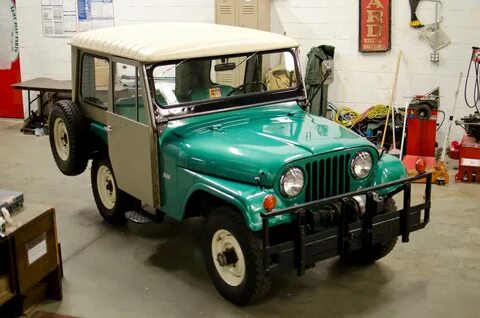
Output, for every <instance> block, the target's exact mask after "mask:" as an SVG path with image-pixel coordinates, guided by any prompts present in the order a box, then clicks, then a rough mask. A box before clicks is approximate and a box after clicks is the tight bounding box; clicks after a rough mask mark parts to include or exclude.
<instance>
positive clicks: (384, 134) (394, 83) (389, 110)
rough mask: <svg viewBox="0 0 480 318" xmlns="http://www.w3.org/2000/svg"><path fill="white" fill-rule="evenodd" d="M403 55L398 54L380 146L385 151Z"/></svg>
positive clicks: (401, 53)
mask: <svg viewBox="0 0 480 318" xmlns="http://www.w3.org/2000/svg"><path fill="white" fill-rule="evenodd" d="M402 55H403V52H402V51H401V50H400V52H399V53H398V59H397V70H396V71H395V78H394V80H393V88H392V92H391V94H390V103H389V104H388V112H387V119H386V120H385V128H384V129H383V136H382V142H381V144H380V149H383V144H384V143H385V136H386V135H387V127H388V120H389V119H390V112H391V111H392V107H393V101H394V100H395V94H396V92H397V80H398V71H399V70H400V62H401V60H402ZM393 129H395V127H393ZM394 134H395V130H394Z"/></svg>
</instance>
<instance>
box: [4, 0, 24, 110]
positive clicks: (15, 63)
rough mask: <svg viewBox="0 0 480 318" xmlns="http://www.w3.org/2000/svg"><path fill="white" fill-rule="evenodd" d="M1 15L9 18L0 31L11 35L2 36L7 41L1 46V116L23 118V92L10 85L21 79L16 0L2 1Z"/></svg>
mask: <svg viewBox="0 0 480 318" xmlns="http://www.w3.org/2000/svg"><path fill="white" fill-rule="evenodd" d="M0 15H1V16H2V18H5V17H7V18H8V20H7V23H6V24H4V25H3V26H2V27H3V28H2V29H1V30H0V31H1V32H2V33H3V34H8V35H10V36H9V37H8V38H2V41H5V42H6V43H3V42H2V45H1V48H0V49H1V50H2V51H1V52H0V117H13V118H23V102H22V92H21V91H17V90H14V89H13V88H12V87H10V85H12V84H15V83H18V82H20V81H21V79H20V59H19V56H18V48H19V45H18V28H17V13H16V10H15V1H12V0H11V1H2V2H1V3H0ZM5 28H7V29H5Z"/></svg>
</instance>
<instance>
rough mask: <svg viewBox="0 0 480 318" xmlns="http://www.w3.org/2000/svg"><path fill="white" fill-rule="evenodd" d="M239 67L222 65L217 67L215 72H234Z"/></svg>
mask: <svg viewBox="0 0 480 318" xmlns="http://www.w3.org/2000/svg"><path fill="white" fill-rule="evenodd" d="M236 67H237V64H235V63H221V64H217V65H215V72H226V71H233V70H234V69H235V68H236Z"/></svg>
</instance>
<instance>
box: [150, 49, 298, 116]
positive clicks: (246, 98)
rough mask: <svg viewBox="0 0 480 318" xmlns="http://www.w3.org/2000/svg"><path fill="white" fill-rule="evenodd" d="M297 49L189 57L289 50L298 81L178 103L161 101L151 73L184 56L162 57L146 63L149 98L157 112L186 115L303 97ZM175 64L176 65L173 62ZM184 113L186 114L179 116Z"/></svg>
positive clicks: (247, 54)
mask: <svg viewBox="0 0 480 318" xmlns="http://www.w3.org/2000/svg"><path fill="white" fill-rule="evenodd" d="M297 51H298V49H297V48H283V49H278V50H270V51H256V52H243V53H238V54H231V55H220V56H203V57H200V58H192V59H188V60H189V61H199V60H205V59H210V60H215V59H221V58H235V57H242V56H246V57H250V56H251V55H253V54H271V53H282V52H288V53H290V54H292V57H293V59H294V65H295V73H296V76H297V85H296V86H292V87H290V88H287V89H279V90H274V91H263V92H252V93H247V94H242V95H232V96H225V97H220V98H216V99H205V100H202V101H193V102H187V103H179V104H175V105H161V104H160V103H159V102H158V100H157V96H156V88H155V79H154V77H153V70H154V69H155V67H157V66H164V65H172V64H175V65H178V63H182V62H184V61H186V59H180V60H170V61H162V62H159V63H153V64H148V65H145V69H146V73H147V78H148V86H149V90H150V95H151V100H152V102H153V103H154V105H155V106H156V107H157V109H158V110H159V112H160V113H162V115H163V116H162V117H171V116H175V115H185V114H188V113H195V114H196V113H210V112H212V111H215V112H217V111H225V110H232V109H236V108H244V107H246V106H248V107H249V106H255V105H261V104H266V103H271V102H277V101H278V102H282V101H292V100H305V98H306V97H305V88H304V83H303V77H302V75H301V69H300V65H299V60H298V52H297ZM175 67H176V66H175ZM181 117H185V116H181Z"/></svg>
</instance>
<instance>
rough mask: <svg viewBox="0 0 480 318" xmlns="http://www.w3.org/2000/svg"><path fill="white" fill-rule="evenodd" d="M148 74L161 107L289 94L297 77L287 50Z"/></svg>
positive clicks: (190, 63)
mask: <svg viewBox="0 0 480 318" xmlns="http://www.w3.org/2000/svg"><path fill="white" fill-rule="evenodd" d="M151 74H152V76H153V78H151V79H150V80H152V81H153V84H154V85H153V86H154V87H155V96H156V101H157V104H158V105H159V106H160V107H162V108H172V107H176V106H179V105H184V104H189V103H193V104H201V103H203V102H205V103H211V102H217V101H218V102H220V101H222V102H226V101H229V100H238V99H239V98H241V97H243V96H252V95H254V94H255V96H260V95H269V94H268V93H269V92H273V91H276V92H282V91H285V92H287V91H292V90H293V89H295V88H297V86H298V80H297V79H298V78H299V76H298V74H297V69H296V63H295V57H294V54H293V52H292V51H290V50H285V51H281V52H273V53H271V52H269V53H265V52H252V53H248V54H245V55H240V56H239V55H236V56H224V57H212V58H203V59H185V60H182V61H179V62H177V63H176V64H162V65H156V66H154V67H153V71H152V73H151ZM270 95H271V94H270Z"/></svg>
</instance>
